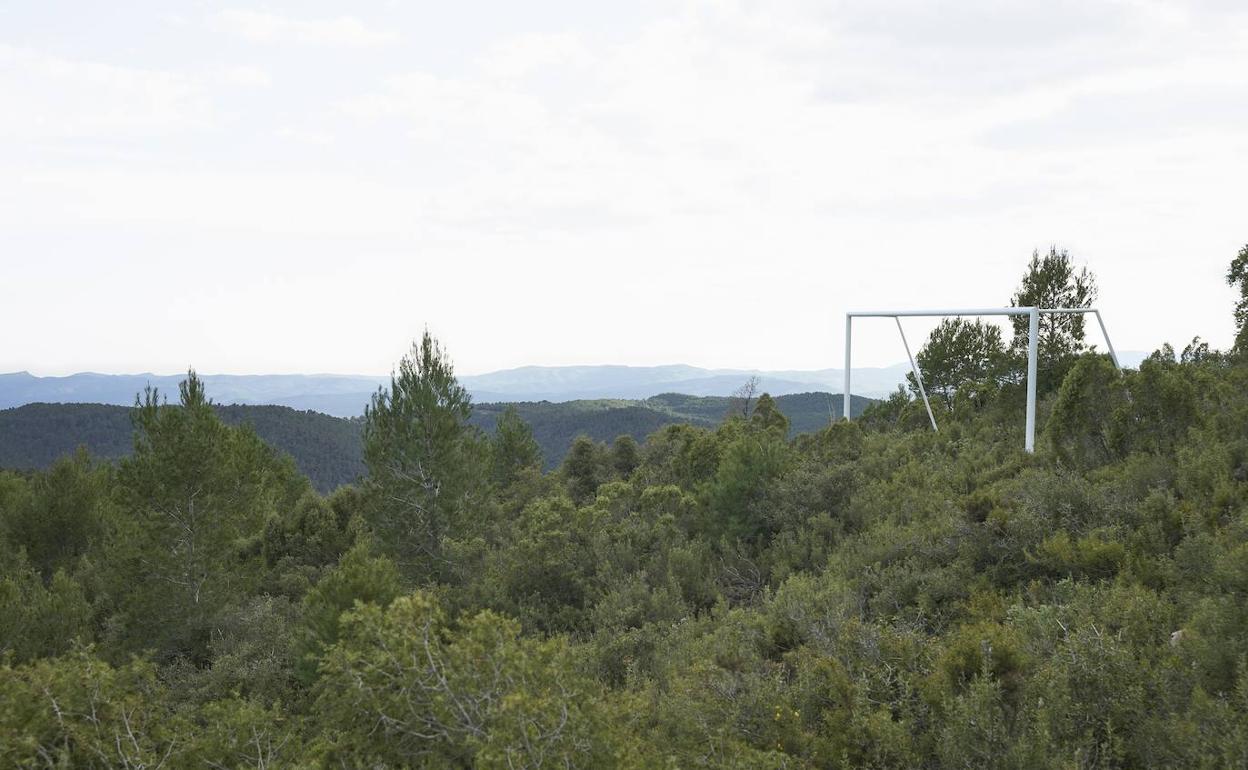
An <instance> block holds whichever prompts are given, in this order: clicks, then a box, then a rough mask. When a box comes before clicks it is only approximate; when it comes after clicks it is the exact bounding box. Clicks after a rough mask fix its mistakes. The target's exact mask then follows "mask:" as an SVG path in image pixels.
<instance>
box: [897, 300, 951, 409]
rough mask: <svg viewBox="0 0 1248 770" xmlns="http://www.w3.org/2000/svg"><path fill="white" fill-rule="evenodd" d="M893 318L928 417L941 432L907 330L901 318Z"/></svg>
mask: <svg viewBox="0 0 1248 770" xmlns="http://www.w3.org/2000/svg"><path fill="white" fill-rule="evenodd" d="M893 320H894V321H896V322H897V333H898V334H900V335H901V344H902V345H904V346H905V348H906V358H909V359H910V371H912V372H914V381H915V382H917V383H919V395H921V396H922V397H923V406H924V407H926V408H927V419H929V420H931V421H932V430H933V431H935V432H937V433H939V432H940V428H937V427H936V415H934V414H932V403H931V402H930V401H928V400H927V389H926V388H924V387H923V374H922V373H921V372H920V371H919V365H918V364H917V363H915V361H914V356H913V355H911V353H910V343H909V342H907V341H906V332H905V330H904V329H902V328H901V319H900V318H898V317H897V316H893Z"/></svg>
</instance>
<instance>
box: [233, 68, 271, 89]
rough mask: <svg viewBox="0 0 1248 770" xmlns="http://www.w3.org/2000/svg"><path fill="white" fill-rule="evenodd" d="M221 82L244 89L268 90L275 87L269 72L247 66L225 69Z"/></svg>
mask: <svg viewBox="0 0 1248 770" xmlns="http://www.w3.org/2000/svg"><path fill="white" fill-rule="evenodd" d="M221 80H222V81H223V82H225V83H228V84H229V85H233V86H241V87H243V88H268V87H269V86H271V85H273V76H272V75H270V74H269V71H268V70H265V69H261V68H260V67H252V66H247V65H240V66H235V67H227V68H225V69H224V70H222V71H221Z"/></svg>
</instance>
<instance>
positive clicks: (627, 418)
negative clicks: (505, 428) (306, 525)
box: [0, 393, 871, 493]
mask: <svg viewBox="0 0 1248 770" xmlns="http://www.w3.org/2000/svg"><path fill="white" fill-rule="evenodd" d="M738 401H741V399H734V398H725V397H717V396H685V395H680V394H676V393H667V394H663V395H659V396H654V397H652V398H648V399H645V400H642V401H632V400H624V399H613V400H594V401H565V402H557V403H556V402H550V401H540V402H523V403H517V404H474V405H473V409H472V415H471V416H470V417H469V420H468V422H469V424H470V425H474V426H476V427H479V428H482V429H483V430H485V431H486V432H487V433H493V432H494V429H495V426H496V425H497V424H498V419H499V417H501V416H502V415H503V414H505V413H506V412H507V410H508V409H511V408H514V409H515V410H516V411H517V412H518V413H519V415H520V417H521V418H522V419H523V420H524V421H525V422H526V423H528V424H529V426H530V427H531V428H532V429H533V438H534V439H535V440H536V441H537V443H538V446H539V447H540V448H541V450H542V457H543V458H544V461H545V462H544V465H543V467H544V468H545V469H546V470H553V469H554V468H555V467H556V466H558V465H559V464H560V463H561V462H563V458H564V455H566V454H567V451H568V448H569V447H570V446H571V444H572V440H573V439H574V438H576V436H578V435H581V434H584V435H586V436H588V437H590V438H592V439H595V440H597V441H610V440H612V439H614V438H616V437H618V436H622V435H629V436H632V437H633V439H634V440H637V441H644V440H645V438H646V436H648V435H650V434H651V433H653V432H654V431H656V430H658V429H660V428H662V427H664V426H667V425H676V424H682V423H683V424H690V425H699V426H702V427H711V428H713V427H715V426H716V425H717V424H719V422H720V421H721V420H723V418H724V416H725V415H727V414H729V413H730V412H732V411H733V410H734V409H739V408H740V407H739V406H738V403H737V402H738ZM775 402H776V408H777V409H779V410H780V412H781V413H782V414H783V415H784V416H785V417H787V418H788V419H789V425H790V428H789V432H790V437H792V436H795V435H796V434H798V433H809V432H812V431H816V430H820V429H822V428H825V427H827V425H828V423H829V422H831V421H832V420H833V419H836V418H837V417H839V416H840V413H841V401H840V397H839V396H838V397H835V398H834V397H833V396H832V394H830V393H798V394H792V395H786V396H780V397H778V398H776V399H775ZM870 403H871V399H868V398H863V397H860V396H854V400H853V412H854V415H855V416H857V415H859V414H861V413H862V410H863V409H865V408H866V406H867V405H868V404H870ZM742 404H743V402H742ZM213 408H214V409H215V410H216V412H217V416H218V417H220V418H221V421H222V422H224V423H226V424H227V425H244V424H246V425H249V426H250V427H252V428H253V429H254V430H255V432H256V435H257V436H259V437H260V438H261V439H263V440H264V441H265V443H267V444H270V445H272V446H273V447H274V448H276V449H279V450H281V451H282V452H285V453H286V454H289V455H290V456H291V459H293V460H294V461H295V467H296V468H297V469H298V470H299V472H300V473H302V474H303V475H304V476H307V477H308V480H309V481H310V482H312V486H313V488H315V489H316V490H317V491H319V492H323V493H330V492H333V491H334V490H335V489H337V488H338V487H340V486H342V485H343V484H350V483H354V482H355V481H357V480H358V479H359V477H360V476H362V475H363V474H364V472H365V468H364V445H363V441H362V436H363V430H364V423H363V421H361V420H358V419H353V418H347V417H331V416H329V415H326V414H321V413H319V412H311V411H300V410H296V409H291V408H290V407H288V406H265V405H252V404H231V405H228V406H226V405H221V404H214V405H213ZM131 413H132V410H130V409H127V408H125V407H121V406H115V405H111V404H41V403H36V404H25V405H23V406H18V407H13V408H10V409H0V468H8V469H10V470H43V469H46V468H48V467H50V466H51V465H52V464H53V463H54V462H56V460H57V459H58V458H59V457H61V456H63V455H66V454H70V453H72V452H74V451H75V450H77V449H78V448H79V447H83V448H85V449H87V451H89V452H90V453H91V455H92V456H93V457H95V458H96V459H102V460H115V459H120V458H122V457H126V456H128V455H129V454H130V453H131V452H132V451H133V450H134V441H133V438H132V435H131V434H132V432H133V425H132V424H131Z"/></svg>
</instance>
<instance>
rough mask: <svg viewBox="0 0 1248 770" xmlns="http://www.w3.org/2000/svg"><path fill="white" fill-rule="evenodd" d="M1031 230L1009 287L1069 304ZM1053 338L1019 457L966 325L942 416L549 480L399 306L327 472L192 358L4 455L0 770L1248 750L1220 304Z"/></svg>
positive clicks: (1232, 443) (1241, 568)
mask: <svg viewBox="0 0 1248 770" xmlns="http://www.w3.org/2000/svg"><path fill="white" fill-rule="evenodd" d="M1246 254H1248V249H1245V251H1244V252H1241V254H1240V256H1239V257H1238V258H1237V262H1235V263H1233V264H1232V270H1231V274H1230V280H1231V283H1232V284H1233V285H1235V286H1237V287H1238V288H1240V289H1241V291H1243V292H1244V296H1248V287H1245V286H1244V280H1245V279H1244V271H1243V269H1242V268H1243V266H1242V264H1240V263H1242V262H1243V260H1244V259H1245V255H1246ZM1046 260H1047V261H1046ZM1060 260H1067V263H1068V258H1067V257H1065V255H1064V254H1058V253H1057V252H1051V253H1050V254H1049V255H1046V256H1045V257H1043V258H1041V257H1040V256H1039V255H1038V256H1037V258H1036V259H1035V260H1033V263H1032V265H1031V266H1030V267H1029V272H1028V279H1027V280H1024V283H1023V287H1022V288H1021V289H1020V296H1021V295H1022V294H1023V293H1024V292H1028V291H1030V292H1033V294H1034V296H1039V297H1045V296H1052V294H1051V290H1052V289H1053V287H1052V286H1048V287H1047V288H1046V286H1045V285H1043V284H1044V282H1045V281H1058V282H1065V284H1063V285H1066V286H1067V288H1070V287H1073V289H1075V290H1078V291H1081V292H1083V295H1082V298H1076V301H1082V302H1085V303H1086V302H1088V301H1090V299H1091V297H1092V296H1094V295H1095V290H1094V289H1095V286H1094V283H1089V280H1090V279H1089V277H1088V276H1087V275H1086V274H1084V275H1073V274H1072V273H1071V272H1070V271H1066V272H1063V270H1062V268H1063V267H1064V266H1065V267H1068V266H1069V265H1068V264H1066V265H1063V264H1061V263H1060ZM1237 265H1238V267H1236V266H1237ZM1046 276H1047V277H1046ZM1053 276H1056V277H1053ZM1029 281H1030V282H1029ZM1061 288H1062V286H1058V287H1057V289H1061ZM1045 291H1050V294H1045ZM1029 296H1031V295H1029ZM1016 299H1017V297H1016ZM1020 301H1036V300H1027V299H1026V297H1024V298H1023V299H1022V300H1020ZM1239 310H1242V308H1239ZM1240 315H1241V316H1242V313H1240ZM1237 321H1238V322H1239V323H1241V324H1242V323H1244V319H1243V318H1237ZM1043 332H1044V333H1049V334H1052V335H1053V336H1052V337H1051V338H1050V339H1048V340H1047V342H1046V346H1045V347H1044V348H1043V349H1044V350H1045V351H1046V362H1045V365H1046V366H1049V367H1050V368H1049V369H1048V371H1049V372H1057V373H1060V375H1061V376H1060V377H1057V376H1053V377H1050V378H1049V379H1048V380H1047V382H1046V381H1045V380H1042V384H1043V387H1042V388H1041V403H1040V410H1039V411H1040V424H1041V426H1042V434H1041V436H1040V440H1039V442H1038V444H1039V447H1038V449H1039V451H1037V452H1036V453H1035V454H1026V453H1024V452H1023V451H1022V444H1023V441H1022V419H1021V415H1022V403H1023V401H1022V399H1023V388H1024V384H1023V383H1022V381H1021V378H1020V377H1018V376H1017V368H1018V356H1017V350H1016V349H1012V348H1011V347H1007V346H1006V344H1005V343H1004V342H1002V341H1001V339H1000V336H999V335H997V334H994V333H992V332H986V331H984V329H983V328H982V327H979V328H976V326H975V325H974V324H969V325H959V326H957V327H953V328H944V329H941V330H938V332H937V334H934V335H933V338H932V340H931V341H930V343H929V346H928V347H926V348H925V351H926V353H927V355H926V356H921V359H920V360H921V361H925V362H926V363H925V366H930V367H932V378H931V381H932V382H934V383H938V384H939V386H940V388H941V390H940V391H939V396H940V397H939V398H937V399H935V401H934V403H933V406H934V408H935V409H936V411H937V415H936V416H937V420H938V422H939V424H940V431H939V432H933V431H932V430H931V429H930V427H929V426H928V425H927V416H926V413H925V412H924V410H923V406H922V404H921V402H919V401H917V400H916V399H915V398H914V395H913V394H912V393H911V392H908V391H904V390H903V391H899V392H898V393H897V394H896V395H895V396H894V397H893V398H891V399H889V400H887V401H884V402H881V403H879V404H877V405H875V406H873V407H872V408H871V409H870V410H869V411H868V413H867V414H866V415H865V416H864V418H863V419H862V420H859V421H856V422H853V423H836V424H833V425H830V426H828V427H827V428H826V429H824V430H822V431H819V432H817V433H814V434H808V435H802V436H798V437H797V438H796V439H792V438H790V437H789V431H788V428H789V426H788V425H787V421H786V419H785V418H784V416H783V415H782V414H780V412H779V411H778V410H777V409H776V408H775V404H774V401H773V400H772V399H771V398H770V397H768V396H763V397H761V398H759V399H758V400H757V402H756V403H754V404H753V405H752V406H751V408H750V409H748V410H742V412H741V413H739V414H734V415H732V416H730V417H729V418H727V419H725V420H724V421H723V423H722V424H720V425H719V426H718V427H715V428H713V429H708V428H700V427H694V426H690V425H672V426H668V427H665V428H663V429H661V430H659V431H657V432H656V433H654V434H652V435H651V436H649V438H648V439H646V440H645V441H644V442H640V443H639V442H636V441H634V440H633V439H631V438H628V437H625V438H621V439H619V440H617V441H615V442H612V443H610V444H605V443H599V442H595V441H593V440H590V439H587V438H582V439H578V440H577V441H576V442H574V444H573V445H572V446H571V447H570V450H569V452H568V455H567V457H566V459H565V460H564V462H563V464H562V465H561V466H560V467H559V468H558V469H557V470H556V471H554V472H543V470H542V460H541V453H540V449H539V447H538V446H537V444H536V442H535V441H534V440H533V437H532V433H531V431H530V430H529V429H528V426H527V425H526V424H525V423H524V421H523V420H521V419H519V418H518V417H517V416H516V415H515V414H514V413H513V414H507V415H503V416H502V417H500V419H499V427H498V430H497V431H496V432H495V433H494V434H492V435H485V434H483V433H480V432H478V431H477V430H475V429H473V428H471V427H470V425H469V423H468V417H469V414H470V410H471V404H470V403H469V401H468V399H467V398H466V395H465V394H464V393H463V391H462V389H461V388H459V386H458V384H457V383H456V381H455V378H454V374H453V371H452V369H451V367H450V363H449V359H448V357H447V355H446V353H445V352H444V351H443V350H442V349H441V348H440V347H439V346H438V344H437V343H436V342H435V341H433V340H432V339H430V338H429V337H428V335H426V337H425V338H424V339H423V340H422V341H421V342H419V343H418V344H417V345H415V346H414V347H413V349H412V351H411V352H410V353H409V355H408V356H406V357H405V358H404V360H403V362H402V364H401V365H400V366H399V367H398V369H397V371H396V373H395V375H394V378H393V381H392V383H391V385H390V386H389V387H388V388H385V389H383V390H382V391H381V392H379V394H378V395H377V397H376V398H375V399H374V401H373V404H372V406H371V407H370V409H369V412H368V415H367V417H366V428H365V441H366V449H365V453H364V457H365V462H366V464H367V466H368V474H367V475H366V476H365V477H364V479H363V480H362V481H361V482H360V483H359V484H356V485H352V486H346V487H341V488H339V489H338V490H337V491H335V492H334V493H332V494H330V495H321V494H318V493H317V492H315V491H314V490H313V489H312V487H311V486H310V485H309V483H308V481H307V480H306V479H305V478H303V477H302V476H301V475H300V474H299V473H298V472H297V471H296V470H295V469H294V467H293V465H292V464H291V462H290V460H289V459H288V458H285V457H284V456H282V455H280V454H279V453H277V452H275V451H274V450H272V449H271V448H269V447H268V446H267V445H266V444H265V443H264V442H263V441H261V440H259V439H258V438H257V437H256V435H255V434H254V433H253V432H252V431H251V430H250V429H248V428H246V427H236V426H229V425H226V424H224V423H222V422H221V420H220V418H219V417H218V416H217V415H216V413H214V411H213V409H212V408H211V405H210V402H209V401H208V398H207V394H205V393H204V392H203V388H202V384H201V383H200V382H199V380H198V378H197V377H196V376H195V375H194V373H191V374H189V375H188V378H187V380H186V382H185V383H184V384H183V386H182V391H181V393H180V400H179V403H178V404H173V405H166V404H163V403H162V402H161V401H160V400H159V399H158V398H157V396H156V394H146V395H145V396H143V397H142V398H141V399H140V401H139V403H138V404H137V405H136V408H135V410H134V452H133V453H132V454H131V455H130V456H128V457H126V458H124V459H122V460H120V461H118V462H117V463H105V462H100V461H97V460H94V459H93V458H91V457H90V456H88V455H86V454H84V453H79V454H76V455H71V456H67V457H64V458H62V459H61V460H60V461H58V462H57V463H56V464H55V465H54V466H53V467H52V468H51V469H49V470H47V471H46V472H38V473H33V474H25V475H18V474H14V473H5V474H0V575H2V577H0V648H2V649H3V659H2V662H0V764H2V765H4V766H12V767H99V768H104V767H161V766H164V767H255V768H261V767H265V768H268V767H370V768H386V767H393V768H398V767H430V768H433V767H485V768H492V767H498V768H518V767H528V768H538V767H638V768H650V767H656V768H657V767H663V768H668V767H751V768H753V767H776V768H782V767H783V768H797V767H811V768H840V767H930V768H959V767H967V768H971V767H1016V768H1085V767H1086V768H1093V767H1106V768H1109V767H1210V768H1213V767H1235V766H1244V765H1245V764H1248V350H1245V348H1244V345H1243V344H1242V343H1243V340H1244V339H1245V334H1244V333H1243V332H1241V333H1240V334H1239V337H1238V342H1237V344H1236V346H1235V347H1234V348H1232V349H1231V350H1228V351H1215V350H1211V349H1210V348H1209V347H1208V346H1206V345H1202V344H1200V343H1199V342H1195V343H1193V344H1191V345H1188V346H1187V347H1186V348H1185V349H1184V350H1183V351H1181V352H1180V353H1177V354H1176V353H1175V352H1174V350H1173V349H1171V348H1170V347H1169V346H1163V347H1162V348H1160V349H1159V350H1158V351H1157V352H1156V353H1155V354H1154V355H1153V356H1151V357H1150V358H1149V359H1148V360H1146V361H1145V362H1144V363H1143V364H1142V365H1141V366H1140V367H1139V369H1138V370H1133V371H1126V372H1119V371H1118V370H1117V369H1116V368H1115V367H1114V366H1113V365H1112V364H1111V363H1110V362H1109V361H1108V359H1107V358H1106V357H1104V356H1102V355H1100V354H1098V353H1096V352H1094V351H1090V350H1088V349H1087V347H1086V345H1084V344H1083V339H1082V331H1081V329H1075V328H1070V327H1067V328H1052V329H1048V330H1043ZM960 345H965V347H966V348H967V349H970V350H973V351H978V352H977V353H976V355H977V356H980V357H981V359H982V360H980V361H978V363H975V362H972V363H973V364H974V365H971V364H968V362H967V358H966V356H965V355H962V353H961V352H959V350H960V349H959V346H960ZM942 361H944V362H947V365H948V366H950V367H957V368H956V372H955V370H952V369H951V370H941V366H942V365H946V364H942V363H941V362H942ZM951 372H955V373H957V372H960V373H962V374H965V373H967V372H970V373H972V374H973V378H971V379H964V378H962V377H961V375H958V376H954V374H953V373H951Z"/></svg>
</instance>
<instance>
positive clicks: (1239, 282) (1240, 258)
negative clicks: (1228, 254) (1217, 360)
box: [1226, 245, 1248, 353]
mask: <svg viewBox="0 0 1248 770" xmlns="http://www.w3.org/2000/svg"><path fill="white" fill-rule="evenodd" d="M1226 283H1227V284H1228V285H1229V286H1233V287H1235V288H1236V289H1238V291H1239V299H1237V300H1235V324H1236V325H1237V326H1239V331H1238V333H1237V334H1236V336H1235V350H1236V352H1238V353H1248V245H1245V246H1244V248H1242V249H1240V250H1239V253H1238V254H1236V255H1235V259H1233V260H1231V266H1230V267H1229V268H1227V271H1226Z"/></svg>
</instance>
